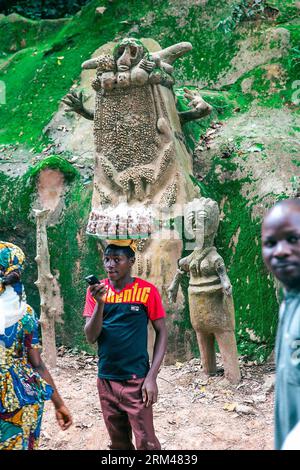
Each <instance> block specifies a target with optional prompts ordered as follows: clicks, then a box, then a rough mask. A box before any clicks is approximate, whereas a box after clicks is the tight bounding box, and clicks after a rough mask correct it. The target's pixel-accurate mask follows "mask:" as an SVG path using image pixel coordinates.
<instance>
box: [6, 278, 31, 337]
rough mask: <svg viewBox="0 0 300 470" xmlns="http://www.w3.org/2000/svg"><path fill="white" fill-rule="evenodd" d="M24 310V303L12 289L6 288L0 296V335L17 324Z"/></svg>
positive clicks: (25, 307)
mask: <svg viewBox="0 0 300 470" xmlns="http://www.w3.org/2000/svg"><path fill="white" fill-rule="evenodd" d="M26 309H27V304H26V302H24V301H23V300H20V297H19V296H18V294H17V293H16V292H15V290H14V289H13V287H11V286H6V287H5V291H4V292H3V293H2V294H1V295H0V335H3V334H4V332H5V329H6V328H9V327H10V326H12V325H14V324H15V323H17V322H18V321H19V320H20V319H21V318H22V317H23V316H24V315H25V313H26Z"/></svg>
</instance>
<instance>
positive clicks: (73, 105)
mask: <svg viewBox="0 0 300 470" xmlns="http://www.w3.org/2000/svg"><path fill="white" fill-rule="evenodd" d="M62 102H63V103H65V104H66V105H67V106H68V107H69V108H68V109H66V111H72V112H75V113H77V114H80V116H82V117H84V118H85V119H89V120H90V121H93V120H94V113H93V112H92V111H89V110H88V109H87V108H85V106H84V104H83V94H82V91H81V92H80V93H79V94H77V93H76V92H75V91H71V93H68V94H67V95H66V96H65V98H63V99H62Z"/></svg>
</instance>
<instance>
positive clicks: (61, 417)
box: [55, 405, 73, 431]
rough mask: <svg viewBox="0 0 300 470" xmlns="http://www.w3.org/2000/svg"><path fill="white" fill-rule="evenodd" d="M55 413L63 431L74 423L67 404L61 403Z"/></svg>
mask: <svg viewBox="0 0 300 470" xmlns="http://www.w3.org/2000/svg"><path fill="white" fill-rule="evenodd" d="M55 415H56V420H57V422H58V424H59V427H60V428H61V429H62V430H63V431H65V430H66V429H68V428H69V427H70V426H71V425H72V424H73V420H72V416H71V413H70V411H69V410H68V408H67V407H66V406H65V405H61V406H60V407H59V408H57V409H56V410H55Z"/></svg>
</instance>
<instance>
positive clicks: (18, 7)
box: [0, 0, 89, 19]
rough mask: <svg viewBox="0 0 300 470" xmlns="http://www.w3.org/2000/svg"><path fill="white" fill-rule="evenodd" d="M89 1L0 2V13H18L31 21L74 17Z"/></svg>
mask: <svg viewBox="0 0 300 470" xmlns="http://www.w3.org/2000/svg"><path fill="white" fill-rule="evenodd" d="M88 1H89V0H67V1H65V0H47V1H46V0H40V1H35V0H15V1H7V0H4V1H3V0H2V1H0V13H5V14H6V15H8V14H10V13H18V14H19V15H22V16H26V17H27V18H31V19H53V18H62V17H64V16H69V15H74V14H75V13H76V12H77V11H78V10H80V8H81V7H82V6H83V5H85V4H86V3H87V2H88Z"/></svg>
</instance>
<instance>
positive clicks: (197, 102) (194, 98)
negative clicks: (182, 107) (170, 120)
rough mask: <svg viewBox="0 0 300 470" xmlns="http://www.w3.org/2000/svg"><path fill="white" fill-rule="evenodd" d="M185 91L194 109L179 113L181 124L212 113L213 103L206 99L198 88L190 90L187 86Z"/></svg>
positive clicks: (190, 105)
mask: <svg viewBox="0 0 300 470" xmlns="http://www.w3.org/2000/svg"><path fill="white" fill-rule="evenodd" d="M184 91H185V95H184V97H185V98H186V99H187V100H189V104H188V106H189V107H191V108H192V109H191V110H190V111H182V112H179V113H178V114H179V118H180V122H181V124H185V123H186V122H189V121H193V120H194V119H201V118H203V117H205V116H208V115H209V114H210V113H211V111H212V107H211V105H210V104H208V103H206V101H204V99H203V98H202V96H201V95H200V94H199V92H198V91H197V90H188V89H187V88H184Z"/></svg>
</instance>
